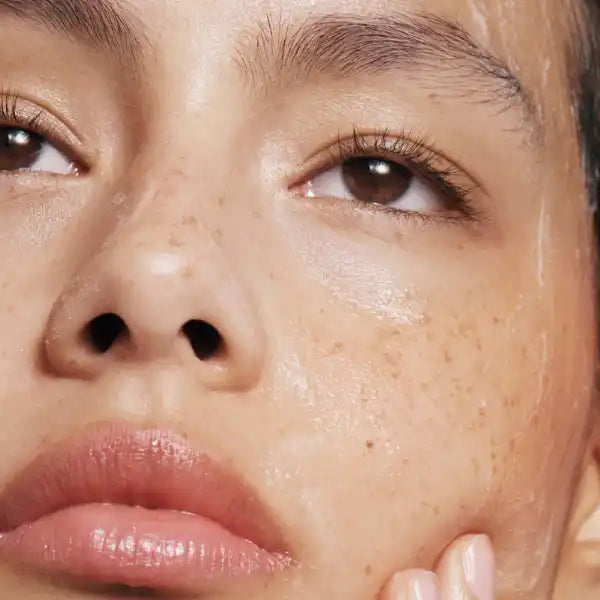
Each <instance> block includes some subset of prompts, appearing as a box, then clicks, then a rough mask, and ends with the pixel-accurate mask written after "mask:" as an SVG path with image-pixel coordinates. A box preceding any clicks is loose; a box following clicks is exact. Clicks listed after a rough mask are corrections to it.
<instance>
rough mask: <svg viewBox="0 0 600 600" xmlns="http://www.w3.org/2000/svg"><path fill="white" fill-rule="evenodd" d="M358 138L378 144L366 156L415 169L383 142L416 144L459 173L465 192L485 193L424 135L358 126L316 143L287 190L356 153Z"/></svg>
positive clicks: (473, 177) (461, 168) (471, 175)
mask: <svg viewBox="0 0 600 600" xmlns="http://www.w3.org/2000/svg"><path fill="white" fill-rule="evenodd" d="M357 139H358V140H362V142H364V145H369V146H370V145H372V144H371V143H369V142H368V140H374V141H375V142H376V143H377V144H378V145H380V146H381V147H380V149H379V151H374V150H373V149H370V150H369V156H374V157H378V158H381V159H383V160H394V161H396V162H400V163H401V164H405V165H406V166H407V167H409V168H415V166H416V165H414V164H413V163H412V162H411V161H410V156H406V157H405V162H402V156H400V155H399V153H396V154H395V153H394V152H393V150H391V149H389V148H387V149H386V147H385V146H386V145H387V142H391V145H394V144H396V143H401V144H408V146H411V145H412V146H413V147H417V146H418V147H420V148H422V149H424V150H425V151H426V152H427V153H428V155H429V156H430V157H431V159H432V160H433V161H436V162H437V163H438V164H440V166H445V167H447V168H450V169H451V170H452V171H453V172H454V174H455V175H461V176H463V177H464V178H465V179H468V180H469V186H468V189H469V192H470V193H472V192H474V191H480V192H482V193H484V194H485V195H488V192H487V190H486V188H485V186H484V184H483V183H482V182H481V181H480V180H479V179H478V178H476V177H475V176H474V175H473V174H472V173H470V172H469V170H468V169H466V168H465V167H464V166H463V165H461V164H460V163H458V162H457V161H455V160H451V159H450V158H448V156H447V155H446V154H445V153H444V152H443V151H441V150H439V149H438V148H436V147H435V145H434V144H431V143H430V142H429V140H428V139H427V138H423V137H420V136H418V135H414V134H411V133H410V132H409V131H407V130H403V131H400V132H399V133H393V132H392V131H390V130H387V129H386V130H383V131H382V130H373V129H370V130H366V131H364V132H363V131H361V130H359V129H358V128H356V127H355V128H354V129H353V132H352V133H351V134H345V135H342V133H341V132H340V133H339V134H338V136H337V138H335V139H330V141H329V142H327V143H326V144H323V145H322V146H320V147H319V148H318V149H317V150H316V151H315V152H314V153H313V154H311V156H310V157H309V158H308V159H307V160H306V161H305V163H304V166H303V167H301V172H302V174H301V175H300V176H296V177H295V178H294V180H293V181H291V182H290V183H289V184H288V188H289V189H291V188H293V187H297V186H298V185H301V184H302V183H305V182H306V181H308V180H310V178H313V177H316V176H317V175H319V174H321V173H323V172H325V171H326V170H327V169H331V168H333V167H336V166H339V165H340V161H341V160H342V159H344V157H345V158H348V157H349V155H351V154H352V152H353V149H354V152H355V153H356V154H358V153H359V152H358V151H359V150H360V149H357V148H356V147H355V145H356V140H357ZM381 141H384V142H386V143H384V144H381V143H380V142H381ZM324 154H326V158H325V159H324V158H323V155H324ZM440 170H442V171H444V170H445V169H443V168H441V169H440Z"/></svg>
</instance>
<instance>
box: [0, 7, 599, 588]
mask: <svg viewBox="0 0 600 600" xmlns="http://www.w3.org/2000/svg"><path fill="white" fill-rule="evenodd" d="M69 4H70V3H69V2H67V1H66V0H62V1H61V2H58V1H55V2H52V1H50V0H44V1H40V0H36V2H26V1H25V0H12V1H11V0H8V1H7V0H0V28H1V29H2V36H0V73H2V75H1V76H0V89H1V90H2V94H3V100H2V101H1V102H0V106H1V107H2V112H1V113H0V114H2V119H1V122H2V124H4V125H5V126H10V127H12V128H13V130H11V132H9V133H6V131H5V132H4V137H2V138H0V140H1V144H0V149H1V148H2V144H4V145H5V148H8V149H9V151H2V152H4V154H3V153H2V152H0V168H1V169H3V170H4V171H6V172H4V173H0V194H1V195H2V199H3V201H2V203H1V204H0V211H1V213H0V214H1V220H0V255H1V256H2V259H3V271H2V276H1V278H0V290H1V292H0V326H1V328H2V331H3V336H2V340H1V341H0V356H1V360H0V380H1V381H2V382H3V388H2V391H1V393H0V415H2V419H1V421H0V422H1V427H2V430H1V431H2V436H0V452H1V453H2V461H0V490H2V489H3V488H5V487H6V486H9V484H10V483H11V482H12V481H13V480H14V478H15V477H16V476H17V475H18V473H19V472H20V471H21V470H22V469H23V468H24V467H25V466H26V465H27V464H28V463H29V462H30V461H31V460H32V458H33V457H35V456H36V455H37V454H39V453H40V452H42V451H44V450H46V449H47V448H50V447H53V445H54V444H56V443H59V442H61V441H62V440H64V439H66V438H68V437H70V436H73V435H75V434H77V433H78V432H81V431H85V430H86V429H87V428H90V427H93V426H96V425H97V424H100V423H122V422H126V423H129V424H131V425H133V426H136V427H146V428H148V427H160V428H165V429H170V430H172V431H175V432H177V433H178V434H180V435H183V436H185V438H186V439H187V440H188V441H189V442H190V443H191V444H196V445H198V446H201V447H202V448H203V449H205V450H206V451H207V452H209V453H210V454H211V455H212V456H214V457H217V459H218V460H219V461H221V462H223V463H224V464H226V465H227V466H228V467H229V468H231V469H232V470H234V471H235V472H237V473H241V474H242V475H243V477H244V479H245V480H246V481H247V482H249V483H250V485H251V486H252V488H253V489H254V490H255V491H256V493H257V494H258V496H260V498H261V500H262V502H263V503H265V504H266V506H267V507H268V509H269V512H270V513H271V514H272V516H273V518H274V520H275V521H276V523H277V524H278V526H279V527H280V529H281V531H282V533H283V536H284V537H285V539H286V541H287V544H288V545H289V551H290V554H291V556H292V557H293V559H294V561H295V565H296V566H295V567H294V568H293V569H289V570H287V571H285V572H284V573H282V574H279V575H277V576H274V577H271V578H268V579H266V580H257V581H252V582H250V583H247V582H246V583H243V584H242V585H234V584H232V585H230V586H226V587H224V588H222V589H219V590H218V591H216V592H214V594H212V595H211V596H210V597H211V598H212V597H214V598H219V599H229V598H231V599H233V598H245V599H249V600H252V599H262V600H274V599H286V600H304V599H306V598H313V599H315V600H326V599H331V598H345V599H348V600H372V599H374V598H376V597H377V595H378V594H379V592H380V590H381V589H382V586H384V584H385V583H386V581H387V580H388V579H389V577H390V576H391V575H392V574H393V573H394V572H395V571H397V570H399V569H406V568H413V567H418V568H424V569H431V568H433V566H434V564H435V563H436V561H437V559H438V558H439V556H440V555H441V553H442V552H443V550H444V548H446V547H447V545H448V544H450V543H451V542H452V541H453V540H455V539H456V538H457V537H459V536H461V535H463V534H467V533H471V532H482V533H485V534H487V535H489V536H490V538H491V540H492V543H493V545H494V549H495V552H496V561H497V579H498V598H499V599H500V600H549V598H550V597H551V593H552V588H553V584H554V580H555V577H556V573H557V570H558V565H559V559H560V557H561V551H563V550H564V548H565V540H567V539H569V538H568V536H565V532H566V531H570V529H569V526H570V522H571V516H572V515H579V513H578V512H577V510H576V508H577V506H575V507H573V498H574V497H575V498H580V497H583V496H584V494H583V492H581V490H582V489H583V488H585V485H583V484H582V481H583V477H582V473H589V470H587V469H588V468H591V467H590V465H591V463H592V461H591V459H590V457H591V449H592V446H591V440H593V437H592V436H591V435H590V430H591V429H592V427H591V425H590V424H591V423H593V421H592V419H591V416H590V415H591V406H592V402H593V399H594V369H595V348H596V343H595V315H594V293H593V289H594V283H593V282H594V277H593V260H592V247H593V244H592V236H591V233H592V232H591V224H590V218H589V214H588V211H587V210H586V206H587V198H586V194H585V181H584V175H583V172H582V169H581V160H580V150H579V147H578V138H577V134H576V127H575V123H574V122H573V120H572V111H571V106H570V98H571V96H570V91H569V80H568V75H567V72H568V69H567V59H566V54H567V52H566V48H567V45H568V42H569V39H570V38H569V36H570V29H569V25H570V22H569V19H566V18H565V17H564V3H563V2H562V0H547V1H545V2H535V3H534V2H530V3H525V4H526V5H525V4H524V3H509V2H505V1H503V0H422V1H418V0H376V1H374V2H370V3H368V6H367V4H366V3H365V2H360V1H358V0H348V1H345V2H340V1H339V0H317V1H314V0H312V1H310V2H309V1H308V0H293V1H289V2H276V1H274V0H273V1H269V0H253V1H252V2H245V1H243V0H220V1H219V2H198V1H196V0H177V2H164V0H127V2H125V1H123V0H112V1H111V0H104V1H103V2H97V3H94V5H93V6H95V7H96V8H95V9H92V8H90V7H91V6H92V4H91V3H85V2H84V3H82V4H81V6H78V9H79V10H80V11H84V10H85V7H86V5H87V7H88V8H87V10H88V12H89V14H85V13H82V12H80V13H71V12H68V11H67V8H68V6H69ZM517 4H518V8H517V6H516V5H517ZM73 14H79V15H80V16H79V18H76V17H73ZM69 15H70V16H69ZM382 33H383V34H382ZM28 132H31V133H32V134H33V137H31V136H29V137H28V135H27V134H28ZM9 134H10V135H9ZM36 135H37V136H42V137H35V136H36ZM15 148H16V150H15ZM31 148H33V150H34V151H35V152H34V157H37V158H36V159H35V161H31V164H28V163H27V156H28V154H27V150H28V149H31ZM36 152H37V154H36ZM365 157H367V158H369V157H371V159H372V160H371V162H366V163H365V160H364V159H365ZM357 159H363V160H362V161H360V160H359V161H358V162H356V160H357ZM11 161H12V162H11ZM353 161H355V162H353ZM24 163H25V166H26V167H27V168H28V169H26V170H18V169H20V168H23V165H24ZM365 165H366V166H365ZM9 170H10V172H9ZM376 175H378V176H380V177H383V178H384V179H385V180H386V181H387V182H391V183H390V186H391V187H386V188H384V192H386V193H385V194H384V193H383V192H381V190H380V189H379V188H377V187H375V188H372V187H370V186H373V185H374V183H373V182H374V180H375V183H376V180H377V176H376ZM388 190H391V192H389V193H387V192H388ZM378 191H379V192H381V194H382V195H381V196H378V197H377V198H378V201H379V202H380V203H381V204H372V203H369V202H368V200H369V198H370V197H371V196H372V195H373V194H375V193H376V192H378ZM107 314H111V315H116V316H118V317H119V319H120V321H115V320H114V319H113V320H108V321H107V320H98V317H101V316H102V315H107ZM191 321H196V322H198V321H202V322H204V323H207V324H209V325H210V326H211V327H210V328H206V327H205V328H200V330H198V329H193V328H192V329H190V328H189V327H188V328H186V327H185V326H186V324H189V323H190V322H191ZM115 323H116V324H117V327H115ZM215 330H216V332H218V336H215ZM582 465H583V466H584V467H586V468H585V469H584V468H583V467H582ZM586 489H587V488H586ZM577 490H579V491H580V492H581V495H577V494H576V491H577ZM584 512H585V511H584ZM586 514H587V513H586ZM115 583H118V582H115ZM0 590H3V593H5V594H6V595H7V597H20V598H23V599H27V600H30V599H31V600H33V599H34V598H35V599H36V600H38V599H43V600H49V599H58V598H61V599H64V598H73V599H77V600H81V599H83V598H91V597H94V596H93V595H92V592H93V591H94V590H93V586H91V585H88V583H87V582H83V584H82V585H80V582H78V583H77V584H73V583H72V582H70V581H66V580H65V581H63V580H55V579H50V578H47V577H40V576H39V575H38V574H36V573H30V572H29V571H27V570H25V569H22V568H20V567H18V566H15V565H13V564H10V563H9V562H6V563H4V562H2V563H0ZM96 591H98V590H96ZM101 592H102V594H101V595H100V596H98V595H96V596H95V597H106V598H109V597H116V596H115V595H113V596H110V595H109V590H101ZM192 597H193V598H201V597H202V598H203V597H206V596H205V595H202V594H200V593H198V594H196V595H192Z"/></svg>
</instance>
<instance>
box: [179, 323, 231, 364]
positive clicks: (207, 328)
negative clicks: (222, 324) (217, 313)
mask: <svg viewBox="0 0 600 600" xmlns="http://www.w3.org/2000/svg"><path fill="white" fill-rule="evenodd" d="M182 331H183V333H184V334H185V336H186V337H187V339H188V340H189V342H190V344H191V345H192V348H193V349H194V354H195V355H196V356H197V357H198V358H199V359H200V360H208V359H209V358H212V357H214V356H215V355H216V354H218V353H219V352H220V351H222V350H223V338H222V337H221V334H220V333H219V332H218V331H217V330H216V329H215V328H214V327H213V326H212V325H211V324H210V323H207V322H206V321H197V320H193V321H188V322H187V323H186V324H185V325H184V326H183V328H182Z"/></svg>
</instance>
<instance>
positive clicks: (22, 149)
mask: <svg viewBox="0 0 600 600" xmlns="http://www.w3.org/2000/svg"><path fill="white" fill-rule="evenodd" d="M43 145H44V140H43V138H42V137H41V136H39V135H37V134H35V133H32V132H29V131H26V130H24V129H18V128H15V127H0V171H18V170H22V169H29V168H30V167H31V166H32V165H33V163H34V162H35V161H36V159H37V157H38V156H39V154H40V152H41V151H42V148H43Z"/></svg>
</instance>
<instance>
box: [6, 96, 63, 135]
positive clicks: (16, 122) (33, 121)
mask: <svg viewBox="0 0 600 600" xmlns="http://www.w3.org/2000/svg"><path fill="white" fill-rule="evenodd" d="M19 101H20V99H19V97H18V96H17V95H15V94H13V93H11V92H7V91H0V126H2V127H15V128H22V129H24V130H27V131H31V132H32V133H35V134H36V135H39V136H40V137H43V138H49V137H50V136H51V133H52V132H46V133H44V132H43V129H44V127H43V126H42V125H41V124H40V120H41V118H42V115H43V111H42V110H36V111H34V112H32V113H31V114H27V112H26V111H24V110H22V109H20V108H19Z"/></svg>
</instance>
